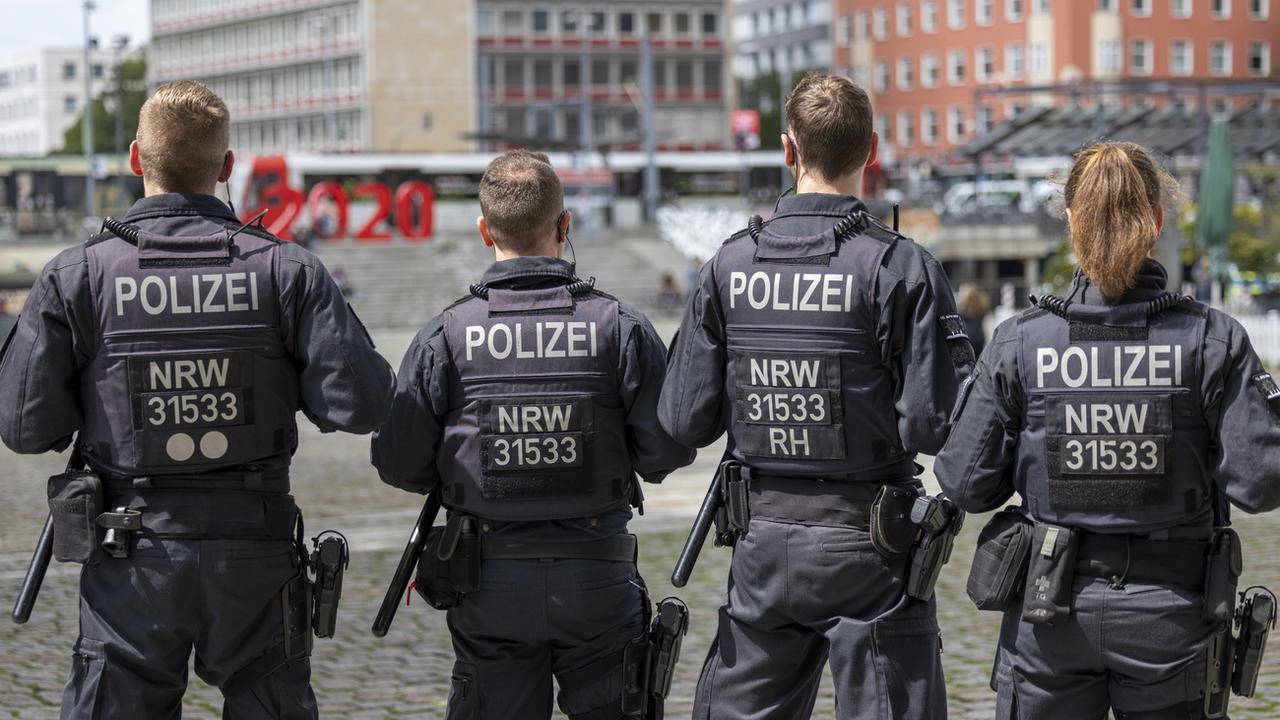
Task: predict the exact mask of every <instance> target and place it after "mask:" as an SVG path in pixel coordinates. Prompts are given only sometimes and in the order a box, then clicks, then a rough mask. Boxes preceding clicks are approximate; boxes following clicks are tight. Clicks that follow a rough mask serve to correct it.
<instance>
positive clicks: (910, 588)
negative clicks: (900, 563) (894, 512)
mask: <svg viewBox="0 0 1280 720" xmlns="http://www.w3.org/2000/svg"><path fill="white" fill-rule="evenodd" d="M911 522H912V523H913V524H914V525H916V526H917V527H918V528H920V534H919V539H918V540H917V542H916V545H915V547H914V549H913V551H912V554H911V569H910V570H909V571H908V573H907V595H909V596H911V597H913V598H916V599H917V600H928V599H930V598H932V597H933V590H934V588H935V587H937V584H938V575H939V574H940V573H941V572H942V566H944V565H946V564H947V561H948V560H950V559H951V549H952V548H953V547H954V546H955V542H956V535H958V534H959V533H960V529H961V528H962V527H963V526H964V511H963V510H961V509H960V508H959V507H958V506H957V505H956V504H955V503H954V502H952V501H951V500H949V499H947V498H946V497H944V496H942V495H939V496H937V497H927V496H921V497H917V498H916V499H915V501H914V502H913V503H912V508H911Z"/></svg>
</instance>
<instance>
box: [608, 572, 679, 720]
mask: <svg viewBox="0 0 1280 720" xmlns="http://www.w3.org/2000/svg"><path fill="white" fill-rule="evenodd" d="M688 629H689V608H688V607H686V606H685V604H684V602H682V601H681V600H680V599H679V598H674V597H668V598H664V599H663V600H662V601H661V602H659V603H658V607H657V611H656V612H655V613H654V615H653V620H652V622H651V623H650V625H649V629H648V632H647V633H646V634H645V635H644V636H643V637H640V638H636V639H635V640H632V641H631V642H630V643H628V644H627V646H626V648H625V649H624V650H623V654H622V707H621V709H622V714H623V715H639V716H640V717H641V718H643V720H661V718H662V717H663V706H664V704H665V703H666V699H667V696H668V695H670V694H671V682H672V679H673V678H674V677H675V668H676V664H677V663H678V662H679V661H680V646H681V644H682V642H683V640H684V635H685V633H686V632H688Z"/></svg>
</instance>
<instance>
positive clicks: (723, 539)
mask: <svg viewBox="0 0 1280 720" xmlns="http://www.w3.org/2000/svg"><path fill="white" fill-rule="evenodd" d="M720 472H721V476H720V499H721V502H720V507H719V508H717V509H716V536H715V543H716V545H717V546H718V547H733V546H734V544H735V543H737V542H738V538H740V537H742V536H743V535H746V534H747V529H748V528H749V527H750V526H751V503H750V501H749V500H748V496H747V481H746V480H744V479H743V477H742V465H741V464H740V463H738V462H736V461H734V460H729V461H726V462H725V463H724V465H722V466H721V469H720Z"/></svg>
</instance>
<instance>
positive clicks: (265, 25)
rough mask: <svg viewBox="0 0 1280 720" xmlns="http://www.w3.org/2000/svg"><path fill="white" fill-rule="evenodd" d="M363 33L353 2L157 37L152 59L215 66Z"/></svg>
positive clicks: (352, 39)
mask: <svg viewBox="0 0 1280 720" xmlns="http://www.w3.org/2000/svg"><path fill="white" fill-rule="evenodd" d="M362 37H363V28H362V21H361V16H360V13H359V12H358V8H357V7H356V6H354V5H351V6H346V7H336V8H326V9H323V10H311V11H307V12H299V13H294V14H291V15H285V16H282V17H273V18H264V19H261V20H249V21H246V22H243V23H238V24H235V25H227V26H225V27H218V28H214V29H212V30H207V31H201V32H194V33H185V34H182V35H173V36H167V37H166V36H162V37H157V38H155V39H153V40H152V41H151V47H150V49H149V53H150V56H149V59H150V61H151V62H153V63H155V64H156V66H158V67H161V68H164V67H172V66H174V65H183V66H190V65H212V64H215V63H219V62H223V61H226V60H228V59H235V58H249V57H255V56H256V57H259V58H261V57H263V56H266V55H270V54H277V53H289V52H299V51H302V52H305V51H318V50H319V49H320V48H321V47H324V46H333V45H334V44H339V45H341V44H347V43H354V42H359V41H360V39H361V38H362Z"/></svg>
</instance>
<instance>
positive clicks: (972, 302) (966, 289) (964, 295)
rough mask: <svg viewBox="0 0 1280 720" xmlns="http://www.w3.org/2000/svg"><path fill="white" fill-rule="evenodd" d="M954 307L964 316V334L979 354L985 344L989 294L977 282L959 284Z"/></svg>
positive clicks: (989, 303)
mask: <svg viewBox="0 0 1280 720" xmlns="http://www.w3.org/2000/svg"><path fill="white" fill-rule="evenodd" d="M956 309H957V310H959V311H960V317H962V318H964V329H965V334H967V335H968V336H969V343H970V344H972V345H973V352H974V353H975V354H977V355H981V354H982V349H983V348H984V347H986V346H987V331H986V328H985V326H984V323H985V322H986V319H987V313H989V312H991V296H990V295H988V294H987V291H986V290H983V289H982V288H981V287H980V286H979V285H978V284H977V283H973V282H967V283H965V284H963V285H961V286H960V292H959V294H958V295H957V296H956Z"/></svg>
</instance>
